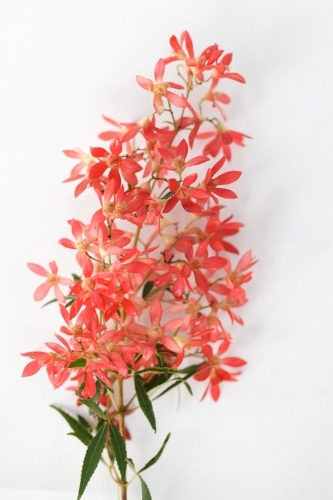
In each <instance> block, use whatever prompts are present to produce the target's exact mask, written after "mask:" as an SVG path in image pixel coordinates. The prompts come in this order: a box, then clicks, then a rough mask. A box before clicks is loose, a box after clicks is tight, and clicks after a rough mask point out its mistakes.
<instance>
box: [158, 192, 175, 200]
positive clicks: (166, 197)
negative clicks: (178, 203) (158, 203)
mask: <svg viewBox="0 0 333 500" xmlns="http://www.w3.org/2000/svg"><path fill="white" fill-rule="evenodd" d="M173 195H174V193H172V192H171V191H169V192H168V193H167V194H165V195H164V196H162V198H161V200H167V199H168V198H171V196H173Z"/></svg>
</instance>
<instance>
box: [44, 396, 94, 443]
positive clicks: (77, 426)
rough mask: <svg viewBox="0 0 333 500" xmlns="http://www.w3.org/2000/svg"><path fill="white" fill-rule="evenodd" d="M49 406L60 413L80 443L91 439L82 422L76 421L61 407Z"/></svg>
mask: <svg viewBox="0 0 333 500" xmlns="http://www.w3.org/2000/svg"><path fill="white" fill-rule="evenodd" d="M51 408H53V409H54V410H56V411H57V412H58V413H60V415H61V416H62V417H63V418H64V419H65V420H66V422H67V423H68V425H69V426H70V428H71V429H72V430H73V431H74V434H75V435H76V437H77V438H78V439H80V440H81V441H82V443H85V444H86V442H88V440H90V441H91V435H90V433H89V432H88V431H87V429H85V428H84V427H83V426H82V424H81V423H80V422H78V421H77V420H76V419H75V418H73V417H71V416H70V415H68V413H66V412H65V411H64V410H62V409H61V408H58V407H57V406H54V405H51ZM79 436H80V437H79Z"/></svg>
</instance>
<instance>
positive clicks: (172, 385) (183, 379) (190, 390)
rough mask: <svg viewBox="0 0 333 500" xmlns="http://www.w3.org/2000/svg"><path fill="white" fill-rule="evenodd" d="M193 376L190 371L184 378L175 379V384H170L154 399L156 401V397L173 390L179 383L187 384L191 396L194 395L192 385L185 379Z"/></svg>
mask: <svg viewBox="0 0 333 500" xmlns="http://www.w3.org/2000/svg"><path fill="white" fill-rule="evenodd" d="M191 376H192V374H191V373H189V374H188V375H186V376H185V377H183V378H176V379H173V380H175V382H174V383H173V384H171V385H169V387H167V388H166V389H164V391H163V392H161V393H160V394H159V395H158V396H156V397H155V398H154V399H153V401H155V399H158V398H160V397H161V396H164V394H166V393H167V392H169V391H171V389H173V388H174V387H177V385H179V384H185V386H186V389H187V390H188V391H189V393H190V394H191V396H193V394H192V389H191V387H190V386H189V384H188V383H187V382H185V380H186V379H188V378H189V377H191Z"/></svg>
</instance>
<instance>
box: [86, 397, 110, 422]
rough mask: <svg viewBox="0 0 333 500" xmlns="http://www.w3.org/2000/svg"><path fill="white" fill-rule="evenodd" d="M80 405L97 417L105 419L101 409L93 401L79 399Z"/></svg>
mask: <svg viewBox="0 0 333 500" xmlns="http://www.w3.org/2000/svg"><path fill="white" fill-rule="evenodd" d="M80 403H82V404H84V405H86V406H88V408H90V409H91V410H93V411H94V412H95V413H96V414H97V415H98V416H99V417H101V418H103V419H104V420H106V419H107V416H106V415H105V413H104V411H103V410H102V408H100V407H99V406H98V404H97V403H95V401H93V400H92V399H80Z"/></svg>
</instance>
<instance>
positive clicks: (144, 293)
mask: <svg viewBox="0 0 333 500" xmlns="http://www.w3.org/2000/svg"><path fill="white" fill-rule="evenodd" d="M153 286H154V282H153V281H147V283H146V284H145V286H144V287H143V291H142V298H143V299H145V298H146V297H147V295H148V293H149V292H150V290H151V289H152V288H153Z"/></svg>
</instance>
